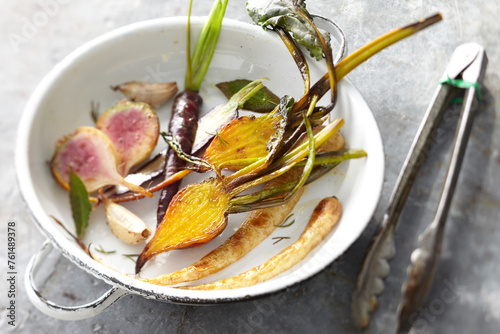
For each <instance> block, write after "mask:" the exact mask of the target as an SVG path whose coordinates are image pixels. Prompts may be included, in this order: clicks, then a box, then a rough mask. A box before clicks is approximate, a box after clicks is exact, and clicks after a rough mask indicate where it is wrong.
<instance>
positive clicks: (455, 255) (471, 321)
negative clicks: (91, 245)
mask: <svg viewBox="0 0 500 334" xmlns="http://www.w3.org/2000/svg"><path fill="white" fill-rule="evenodd" d="M195 4H196V6H195V7H196V8H195V10H194V14H195V15H205V14H206V13H207V12H208V10H209V8H210V7H211V4H212V1H209V0H204V1H199V0H198V1H197V0H195ZM244 4H245V1H243V0H230V2H229V7H228V10H227V14H226V16H227V17H229V18H233V19H238V20H241V21H245V22H250V19H249V18H248V17H247V14H246V10H245V6H244ZM307 4H308V9H309V10H310V12H311V13H320V14H322V15H324V16H327V17H329V18H332V19H333V20H334V21H335V22H336V23H337V24H339V25H340V26H341V27H342V28H343V30H344V32H345V34H346V37H347V40H348V47H349V50H350V51H353V50H355V49H357V48H358V47H360V46H362V45H364V44H365V43H366V42H368V41H370V40H372V39H373V38H375V37H377V36H379V35H381V34H382V33H385V32H387V31H389V30H392V29H394V28H396V27H400V26H403V25H406V24H408V23H411V22H413V21H415V20H417V19H420V18H422V17H425V16H429V15H431V14H434V13H436V12H441V13H442V14H443V17H444V20H443V22H441V23H439V24H437V25H435V26H434V27H432V28H430V29H428V30H426V31H424V32H422V33H420V34H418V35H416V36H414V37H412V38H410V39H408V40H405V41H404V42H401V43H399V44H397V45H395V46H393V47H391V48H389V49H388V50H385V51H383V52H382V53H381V54H379V55H378V56H376V57H375V58H373V59H371V60H370V61H368V62H367V63H366V64H364V65H362V67H360V68H359V69H356V70H355V71H354V72H352V73H351V74H350V75H349V78H350V79H351V81H352V82H353V83H354V85H355V86H356V87H357V88H358V89H359V91H360V92H361V93H362V94H363V96H364V97H365V99H366V101H367V102H368V104H369V106H370V107H371V109H372V111H373V113H374V115H375V117H376V119H377V122H378V124H379V126H380V130H381V133H382V137H383V142H384V146H385V155H386V156H385V159H386V160H385V161H386V174H385V181H384V188H383V192H382V196H381V199H380V203H379V205H378V208H377V210H376V212H375V214H374V216H373V219H372V221H371V222H370V224H369V226H368V228H367V229H366V230H365V232H364V233H363V234H362V236H361V237H360V238H359V239H358V240H357V241H356V242H355V243H354V244H353V245H352V247H350V248H349V250H348V251H347V252H346V253H345V254H344V255H342V256H341V257H340V258H339V259H337V260H336V261H334V262H333V263H332V264H331V265H330V266H328V267H327V268H326V269H325V270H324V271H322V272H321V273H320V274H318V275H316V276H314V277H312V278H310V279H308V280H306V281H304V282H302V283H300V284H298V285H296V286H293V287H292V288H289V289H287V290H285V291H282V292H279V293H277V294H276V295H273V296H269V297H264V298H259V299H256V300H250V301H244V302H237V303H232V304H224V305H216V306H187V305H176V304H169V303H162V302H156V301H154V300H147V299H144V298H142V297H140V296H134V295H130V296H126V297H124V298H122V299H121V300H119V301H118V302H117V303H116V304H114V305H113V306H112V307H110V308H109V309H107V310H106V311H105V312H103V313H102V314H100V315H98V316H96V317H94V318H90V319H86V320H82V321H77V322H67V321H62V320H56V319H53V318H50V317H47V316H45V315H44V314H42V313H41V312H39V311H38V310H37V309H36V308H34V307H33V306H32V304H31V303H30V302H29V300H28V298H27V296H26V292H25V288H24V285H23V283H22V282H23V279H24V269H25V267H26V265H27V263H28V261H29V259H30V258H31V256H32V255H33V254H34V253H35V252H36V251H37V250H38V248H39V247H40V245H41V244H42V243H43V241H44V237H43V236H42V235H41V234H40V233H39V232H38V231H37V230H36V228H35V227H34V225H33V224H32V222H31V220H30V217H29V216H28V214H27V212H26V210H25V208H24V206H23V202H22V200H21V196H20V193H19V189H18V186H17V183H16V181H15V179H16V171H15V167H14V150H15V138H16V133H17V125H18V122H19V120H20V117H21V115H22V113H23V108H24V107H25V105H26V102H27V100H28V98H29V97H30V94H31V93H32V92H33V90H34V89H35V87H36V86H37V84H38V83H39V82H40V81H41V79H42V78H43V77H44V76H45V75H46V74H47V73H48V72H49V71H50V69H51V68H52V67H53V66H54V65H56V64H57V63H58V62H59V61H60V60H61V59H62V58H63V57H65V56H66V55H67V54H68V53H70V52H71V51H73V50H74V49H75V48H77V47H78V46H80V45H81V44H83V43H85V42H87V41H89V40H91V39H93V38H95V37H97V36H99V35H101V34H103V33H106V32H108V31H110V30H112V29H114V28H118V27H121V26H124V25H126V24H130V23H134V22H138V21H142V20H148V19H154V18H158V17H164V16H176V15H186V13H187V1H173V0H142V1H141V0H131V1H124V0H108V1H97V0H86V1H82V0H77V1H67V0H64V1H63V0H22V1H15V0H2V1H1V3H0V12H1V13H2V14H1V15H0V38H1V41H2V43H1V44H0V50H1V52H0V64H1V70H0V82H1V87H2V89H1V90H0V101H1V108H0V115H1V121H0V136H1V140H0V168H1V173H0V184H1V185H2V186H1V187H0V234H1V236H0V240H1V242H0V245H1V246H0V247H1V249H0V268H1V272H0V282H1V284H0V286H1V289H0V328H1V329H0V331H1V332H2V333H6V332H18V333H72V334H79V333H102V334H104V333H305V332H308V333H358V332H361V331H358V330H357V329H356V328H355V327H354V325H353V323H352V321H351V314H350V303H351V296H352V292H353V289H354V284H355V279H356V277H357V274H358V272H359V268H360V265H361V261H362V259H363V257H364V255H365V253H366V251H367V248H368V246H369V244H370V241H371V239H372V236H373V235H374V233H375V231H376V229H377V226H378V225H379V224H380V221H381V219H382V215H383V212H384V210H385V207H386V206H387V203H388V200H389V196H390V194H391V192H392V188H393V186H394V183H395V181H396V177H397V175H398V173H399V170H400V168H401V166H402V163H403V160H404V158H405V156H406V152H407V151H408V149H409V147H410V144H411V141H412V139H413V137H414V135H415V133H416V131H417V128H418V126H419V124H420V121H421V119H422V116H423V112H424V111H425V109H426V107H427V104H428V103H429V101H430V99H431V97H432V94H433V92H434V89H435V87H436V85H437V81H438V80H439V78H440V76H441V74H442V72H443V69H444V67H445V65H446V63H447V62H448V60H449V57H450V55H451V53H452V51H453V50H454V49H455V47H456V46H458V45H459V44H461V43H464V42H477V43H480V44H482V45H483V46H484V47H485V48H486V51H487V53H488V56H489V65H488V70H487V74H486V78H485V89H484V90H483V95H484V99H483V101H482V105H481V109H480V110H479V112H478V113H477V116H476V119H475V123H474V127H473V131H472V135H471V138H470V141H469V145H468V149H467V154H466V158H465V162H464V165H463V168H462V173H461V176H460V179H459V185H458V187H457V189H456V193H455V197H454V201H453V205H452V208H451V212H450V214H449V221H448V225H447V229H446V233H445V243H444V247H443V251H442V255H441V259H440V267H439V269H438V271H437V274H436V278H435V282H434V285H433V287H432V288H431V291H430V294H429V297H428V299H427V301H426V303H425V304H424V305H423V307H422V308H421V309H420V310H419V311H418V313H417V314H416V317H415V318H414V319H413V320H414V322H413V325H414V326H413V332H414V333H453V334H455V333H471V334H472V333H498V328H499V327H500V298H499V296H500V281H499V279H498V277H499V276H500V227H499V218H500V214H499V213H500V106H499V102H498V101H499V100H500V90H499V87H500V78H499V72H500V57H499V55H500V52H499V51H500V50H499V43H498V38H499V37H498V36H499V35H500V24H499V19H498V18H499V17H500V1H498V0H483V1H479V0H470V1H456V0H455V1H451V0H435V1H429V0H411V1H383V0H372V1H363V0H344V1H329V0H308V1H307ZM34 24H36V26H35V29H31V30H29V29H28V28H26V27H27V26H28V25H34ZM13 36H20V38H15V37H13ZM457 111H458V108H457V107H453V108H451V110H450V111H449V112H450V115H451V116H450V118H449V119H455V120H456V113H457ZM441 131H442V134H443V136H441V137H440V138H441V139H440V141H439V142H438V145H436V147H435V149H434V150H433V152H432V154H431V155H430V157H429V159H428V161H427V163H426V164H425V165H424V166H423V168H422V170H421V173H420V175H419V177H418V179H417V182H416V184H415V187H414V189H413V191H412V192H411V194H410V197H409V199H408V202H407V205H406V208H405V211H404V212H403V214H402V217H401V222H400V224H399V227H398V230H397V254H396V256H395V258H394V259H393V260H392V262H391V267H392V271H391V274H390V276H389V277H388V278H387V280H386V291H385V293H384V294H383V295H382V296H381V297H380V299H379V306H378V310H377V311H376V312H375V313H374V314H373V315H372V322H371V324H370V326H369V327H368V328H367V329H366V330H365V332H366V333H391V332H394V331H395V329H396V309H397V305H398V303H399V301H400V298H401V292H400V289H401V285H402V283H403V282H404V281H405V279H406V267H407V265H408V263H409V256H410V253H411V251H412V250H413V248H414V247H415V246H416V245H417V241H416V236H417V235H418V234H419V233H420V232H421V231H422V230H423V229H424V228H425V226H426V225H427V223H428V222H430V220H431V218H432V216H433V212H434V209H435V204H436V201H437V198H438V195H439V192H440V188H441V184H442V179H443V177H444V174H445V167H446V165H447V152H449V149H450V146H451V141H452V137H453V133H454V125H453V122H451V121H450V122H449V123H445V124H443V125H442V127H441ZM360 209H362V203H360ZM9 221H13V222H15V224H16V232H17V245H16V247H17V252H16V254H17V258H16V267H17V268H16V270H17V272H18V274H17V285H16V326H10V325H9V324H8V321H9V318H7V315H8V314H9V311H8V310H7V306H8V302H9V298H8V296H7V294H8V291H7V289H6V287H7V284H6V281H7V272H8V268H7V267H6V266H7V249H6V240H7V227H8V222H9ZM47 268H49V269H48V270H46V272H45V273H44V276H43V277H42V278H41V279H43V280H44V282H45V283H44V284H45V288H44V293H45V294H46V295H47V296H48V297H50V298H51V299H54V300H55V301H58V302H60V303H61V304H65V305H71V304H73V305H79V304H82V303H85V302H88V301H91V300H92V299H93V298H95V297H97V296H99V295H100V294H101V293H103V292H104V291H106V290H107V289H108V286H107V285H106V284H104V283H103V282H101V281H100V280H98V279H96V278H94V277H93V276H90V275H88V274H86V273H84V272H83V271H82V270H80V269H79V268H78V267H76V266H75V265H74V264H72V263H70V262H69V261H67V260H66V259H65V258H63V257H61V256H60V255H58V254H52V257H51V260H50V262H49V266H47ZM450 291H452V292H453V296H454V297H455V298H451V297H450V295H449V294H446V293H448V292H450ZM445 294H446V295H445ZM445 297H446V298H445Z"/></svg>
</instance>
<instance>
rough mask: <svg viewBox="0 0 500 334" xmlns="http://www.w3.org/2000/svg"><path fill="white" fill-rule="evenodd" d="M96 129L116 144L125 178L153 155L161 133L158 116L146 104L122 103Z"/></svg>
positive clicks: (101, 117) (122, 173)
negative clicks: (131, 170) (134, 167)
mask: <svg viewBox="0 0 500 334" xmlns="http://www.w3.org/2000/svg"><path fill="white" fill-rule="evenodd" d="M96 127H97V128H98V129H99V130H101V131H102V132H104V133H105V134H106V135H107V136H108V138H109V139H111V141H112V142H113V146H114V148H115V150H116V153H117V156H118V165H119V172H120V174H121V175H122V176H126V175H127V174H128V173H129V171H130V169H131V168H132V167H133V166H135V165H137V164H139V163H140V162H142V161H144V160H145V159H146V158H147V157H148V156H149V155H150V154H151V152H153V150H154V148H155V147H156V143H157V142H158V136H159V133H160V122H159V120H158V116H157V115H156V113H155V112H154V110H153V109H152V108H151V107H150V106H149V105H148V104H146V103H142V102H131V101H121V102H119V103H118V104H117V105H115V106H114V107H112V108H109V109H108V110H106V111H105V112H103V113H102V114H101V115H100V116H99V118H98V120H97V122H96Z"/></svg>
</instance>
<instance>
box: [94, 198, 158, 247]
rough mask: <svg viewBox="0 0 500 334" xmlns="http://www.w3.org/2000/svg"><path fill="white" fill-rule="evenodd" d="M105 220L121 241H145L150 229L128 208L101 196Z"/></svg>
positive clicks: (128, 242)
mask: <svg viewBox="0 0 500 334" xmlns="http://www.w3.org/2000/svg"><path fill="white" fill-rule="evenodd" d="M102 202H103V204H104V210H105V211H106V220H107V222H108V226H109V228H110V230H111V232H112V233H113V234H114V235H115V236H116V237H117V238H118V239H119V240H121V241H123V242H125V243H127V244H131V245H135V244H138V243H141V242H143V241H145V240H146V239H147V238H148V237H149V236H150V235H151V231H150V230H149V228H148V226H147V225H146V224H145V223H144V221H142V219H140V218H139V217H137V216H136V215H135V214H134V213H132V212H131V211H130V210H128V209H127V208H125V207H124V206H122V205H119V204H117V203H114V202H113V201H111V200H109V199H107V198H106V197H105V196H102Z"/></svg>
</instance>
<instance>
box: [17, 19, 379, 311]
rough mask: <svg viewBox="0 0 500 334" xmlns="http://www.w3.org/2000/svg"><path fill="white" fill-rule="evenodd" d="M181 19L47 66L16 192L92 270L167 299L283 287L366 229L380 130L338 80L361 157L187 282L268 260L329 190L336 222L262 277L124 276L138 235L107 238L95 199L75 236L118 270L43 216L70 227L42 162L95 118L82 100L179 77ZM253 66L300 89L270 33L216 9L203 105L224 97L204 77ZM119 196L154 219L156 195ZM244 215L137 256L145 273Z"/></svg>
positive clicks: (170, 263) (272, 84)
mask: <svg viewBox="0 0 500 334" xmlns="http://www.w3.org/2000/svg"><path fill="white" fill-rule="evenodd" d="M203 20H204V19H202V18H192V25H193V32H196V31H199V29H200V27H201V25H202V23H203V22H204V21H203ZM185 26H186V18H169V19H160V20H153V21H147V22H142V23H138V24H134V25H131V26H127V27H124V28H121V29H118V30H116V31H113V32H111V33H108V34H106V35H104V36H102V37H100V38H97V39H96V40H94V41H92V42H90V43H88V44H86V45H84V46H82V47H81V48H79V49H77V50H76V51H75V52H73V53H72V54H71V55H69V56H68V57H67V58H66V59H64V60H63V61H62V62H61V63H60V64H59V65H57V66H56V67H55V68H54V70H53V71H52V72H50V74H49V75H48V76H47V77H46V78H45V79H44V80H43V81H42V82H41V84H40V85H39V87H38V88H37V89H36V91H35V93H34V94H33V96H32V97H31V99H30V101H29V103H28V105H27V107H26V110H25V112H24V114H23V118H22V121H21V124H20V127H19V137H18V143H17V144H18V146H17V152H16V154H17V156H16V163H17V170H18V178H19V184H20V188H21V191H22V195H23V197H24V200H25V202H26V204H27V206H28V209H29V211H30V213H31V214H32V216H33V218H34V221H35V223H36V225H37V226H38V228H39V229H40V230H41V232H42V233H43V234H45V235H46V236H47V238H48V239H49V240H50V241H51V242H52V243H53V244H54V245H55V246H56V247H57V248H58V249H59V250H60V251H61V252H62V253H63V254H64V255H65V256H67V257H68V258H70V259H71V260H72V261H73V262H75V263H76V264H77V265H78V266H80V267H82V268H84V269H85V270H87V271H89V272H90V273H92V274H93V275H95V276H96V277H99V278H101V279H103V280H105V281H107V282H108V283H110V284H112V285H114V286H117V287H119V288H121V289H124V290H126V291H128V292H132V293H138V294H141V295H143V296H145V297H150V298H155V299H159V300H168V301H174V302H192V303H213V302H221V301H230V300H239V299H244V298H249V297H253V296H259V295H263V294H268V293H270V292H273V291H277V290H280V289H283V288H285V287H287V286H290V285H292V284H294V283H297V282H299V281H301V280H303V279H305V278H308V277H310V276H311V275H314V274H316V273H317V272H319V271H320V270H322V269H323V268H325V267H326V266H327V265H328V264H329V263H331V262H332V261H333V260H335V259H336V258H337V257H338V256H339V255H341V254H342V253H343V252H344V251H345V250H346V249H347V248H348V247H349V246H350V245H351V244H352V243H353V242H354V241H355V240H356V239H357V238H358V236H359V235H360V234H361V232H362V231H363V230H364V228H365V227H366V225H367V223H368V222H369V220H370V218H371V216H372V214H373V211H374V209H375V207H376V205H377V203H378V199H379V195H380V191H381V188H382V183H383V175H384V154H383V147H382V141H381V137H380V133H379V130H378V128H377V125H376V122H375V120H374V118H373V115H372V113H371V111H370V109H369V108H368V106H367V104H366V103H365V101H364V100H363V98H362V96H361V95H360V94H359V92H358V91H357V90H356V88H354V86H353V85H352V84H351V83H350V82H349V81H347V80H346V79H344V80H343V81H342V82H341V83H340V84H339V98H338V104H337V106H336V108H335V109H334V110H333V112H332V115H334V117H343V118H344V119H345V126H344V127H343V128H342V130H341V132H342V134H343V135H344V137H345V138H346V143H347V147H349V148H362V149H364V150H366V151H367V152H368V157H367V158H364V159H359V160H353V161H349V162H347V163H344V164H342V165H341V166H339V168H337V169H336V170H334V171H332V172H331V173H330V174H328V175H326V176H324V177H323V178H322V179H321V180H320V181H317V182H315V183H313V184H312V185H310V186H309V187H308V189H307V191H306V193H305V194H304V196H303V197H302V199H301V201H300V203H299V204H298V205H297V207H296V208H295V211H294V212H295V219H296V222H295V224H294V225H292V227H289V228H284V229H277V230H276V231H275V233H274V234H273V235H272V236H271V237H270V238H268V239H267V240H266V241H264V242H263V243H262V244H261V245H259V246H258V247H257V248H256V249H254V250H253V251H252V252H250V253H249V254H248V255H247V256H245V257H244V258H243V259H242V260H240V261H238V262H237V263H235V264H234V265H231V266H230V267H228V268H226V269H225V270H223V271H221V272H219V273H217V274H215V275H212V276H210V277H209V278H206V279H204V280H201V281H199V282H194V283H200V282H207V281H212V280H217V279H220V278H223V277H227V276H230V275H234V274H238V273H240V272H242V271H244V270H246V269H249V268H251V267H253V266H255V265H258V264H260V263H262V262H264V261H266V260H267V259H268V258H270V257H272V256H273V255H274V254H276V253H278V252H279V251H281V250H282V249H283V248H285V247H287V246H288V245H290V244H291V243H292V242H293V241H294V240H295V239H296V238H297V237H298V236H299V235H300V233H301V232H302V230H303V228H304V226H305V224H306V223H307V221H308V219H309V216H310V214H311V212H312V210H313V208H314V206H315V205H316V203H317V202H318V201H319V200H321V199H322V198H323V197H325V196H331V195H335V196H337V197H338V198H339V200H340V202H341V203H342V205H343V210H344V211H343V215H342V218H341V221H340V222H339V224H338V226H337V227H336V228H335V230H334V231H332V233H330V235H329V236H328V237H327V238H326V239H325V240H324V241H323V242H322V243H321V244H320V245H319V246H318V247H317V248H316V249H315V250H314V251H313V252H311V254H309V256H308V257H307V258H306V259H305V260H304V261H302V262H301V263H299V264H298V265H296V266H295V267H294V268H292V269H291V270H289V271H287V272H285V273H283V274H282V275H280V276H278V277H276V278H274V279H272V280H270V281H268V282H265V283H261V284H258V285H256V286H252V287H248V288H241V289H235V290H226V291H216V292H214V291H185V290H181V289H174V288H170V287H161V286H155V285H151V284H147V283H143V282H140V281H137V280H135V279H133V278H131V277H129V276H127V275H125V274H131V273H133V268H134V263H133V262H132V261H130V260H129V259H126V258H124V257H123V256H121V254H130V253H140V252H141V251H142V247H143V246H144V245H140V246H128V245H125V244H123V243H121V242H120V241H118V240H117V239H116V238H114V236H112V234H111V232H110V231H109V229H108V228H107V225H106V223H105V220H104V217H103V215H102V211H101V209H98V210H97V211H96V212H94V213H93V214H92V219H91V222H90V226H89V229H88V231H87V234H86V237H85V240H84V242H85V243H89V242H92V244H93V245H95V246H102V247H103V248H104V249H106V250H115V251H117V253H116V254H114V255H103V254H100V253H97V252H95V251H94V254H96V255H97V256H99V257H100V258H101V259H102V261H104V262H106V263H108V264H109V265H110V266H112V267H113V268H114V269H116V270H117V271H114V270H112V269H110V268H107V267H106V266H103V265H102V264H100V263H98V262H96V261H94V260H92V259H90V258H89V256H88V255H87V254H86V253H85V252H84V251H83V250H82V249H81V248H80V247H79V246H78V245H77V244H76V242H75V241H74V240H73V239H72V238H71V237H69V236H68V234H67V233H66V232H65V231H64V230H63V229H62V228H61V227H60V226H58V225H57V224H56V223H55V222H54V221H53V219H52V218H51V217H50V216H54V217H57V218H58V219H59V220H61V221H62V222H64V224H66V226H67V227H68V228H69V229H70V230H73V226H72V225H73V223H72V218H71V213H70V208H69V204H68V193H67V192H65V191H63V190H62V189H61V188H59V187H58V186H57V185H56V183H55V182H54V180H53V178H52V176H51V174H50V171H49V168H48V165H47V161H48V160H49V159H50V157H51V156H52V154H53V151H54V145H55V142H56V141H57V139H58V138H59V137H61V136H63V135H65V134H67V133H70V132H71V131H72V130H74V129H75V128H76V127H78V126H82V125H93V122H92V120H91V117H90V103H91V101H94V102H99V103H100V106H101V110H104V109H105V108H108V107H110V106H112V105H113V104H114V103H116V102H117V101H118V100H119V99H121V98H122V96H121V95H119V94H118V93H116V92H113V91H112V90H111V89H109V86H111V85H116V84H119V83H122V82H125V81H129V80H146V81H155V80H158V81H177V82H178V83H179V85H180V88H182V83H183V80H184V73H185V68H186V66H185V58H186V57H185V40H186V36H185ZM193 40H194V38H193ZM310 66H311V72H312V74H313V82H314V81H315V79H317V78H319V76H320V75H322V74H324V72H326V70H325V68H326V67H325V65H324V63H323V62H321V63H316V62H314V61H312V60H311V62H310ZM260 77H268V78H269V81H266V82H265V84H266V85H267V86H268V87H269V88H270V89H271V90H272V91H274V92H275V93H276V94H278V95H280V96H281V95H284V94H288V95H291V96H293V97H295V98H299V97H300V96H301V94H302V92H303V84H302V80H301V78H300V76H299V72H298V70H297V68H296V66H295V63H294V62H293V60H292V58H291V56H290V55H289V53H288V51H287V50H286V48H285V47H284V45H283V44H282V42H281V40H280V39H279V38H278V37H277V36H275V35H274V34H273V33H272V32H269V31H267V32H266V31H263V30H262V29H261V28H260V27H256V26H253V25H249V24H245V23H241V22H237V21H232V20H225V21H224V28H223V31H222V33H221V36H220V39H219V44H218V47H217V51H216V54H215V56H214V58H213V61H212V64H211V67H210V70H209V71H208V73H207V76H206V78H205V81H204V82H203V84H202V89H201V92H200V93H201V95H202V96H203V97H204V112H206V111H207V110H208V109H209V107H210V106H213V105H215V104H216V103H219V102H221V101H224V98H223V97H222V94H221V93H219V92H218V91H217V89H216V88H215V86H214V85H215V84H216V83H218V82H220V81H226V80H232V79H238V78H246V79H256V78H260ZM157 111H158V114H159V117H160V119H161V122H162V123H161V125H162V128H163V129H166V127H167V124H168V120H169V117H170V115H169V113H170V105H166V106H164V107H162V108H160V109H158V110H157ZM126 205H127V206H128V207H129V208H131V209H132V210H133V211H135V212H136V213H138V215H140V216H141V217H142V218H144V220H145V221H146V222H147V223H148V224H149V225H150V226H151V227H153V226H154V225H155V212H156V208H155V206H156V199H154V200H150V199H148V200H144V201H141V202H140V203H132V204H126ZM243 218H244V215H234V216H233V215H232V216H230V221H229V225H228V227H227V228H226V230H225V231H224V232H223V233H222V234H221V235H220V236H219V237H217V238H216V239H215V240H213V241H212V242H210V243H208V244H206V245H204V246H202V247H198V248H194V249H188V250H177V251H172V252H169V253H166V254H164V255H160V256H157V258H155V260H152V261H151V263H150V264H149V265H148V266H147V267H145V276H151V275H154V274H161V273H167V272H171V271H173V270H176V269H180V268H182V267H184V266H187V265H189V264H190V263H192V262H193V261H196V260H198V259H199V258H200V257H202V256H203V255H204V254H206V253H208V252H209V251H210V250H211V249H213V248H215V247H216V246H217V245H219V244H221V243H222V242H223V241H224V240H225V239H226V238H227V237H228V236H229V235H231V234H232V233H233V232H234V230H235V229H236V228H237V226H238V225H239V224H240V223H241V221H242V220H243ZM277 236H287V237H290V239H289V240H283V241H281V242H279V243H277V244H273V243H274V240H272V239H271V238H272V237H277ZM122 273H124V274H122Z"/></svg>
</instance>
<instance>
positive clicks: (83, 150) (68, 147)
mask: <svg viewBox="0 0 500 334" xmlns="http://www.w3.org/2000/svg"><path fill="white" fill-rule="evenodd" d="M116 162H117V160H116V155H115V149H114V147H113V143H112V142H111V141H110V140H109V138H108V137H107V136H106V135H105V134H104V133H103V132H102V131H100V130H98V129H95V128H91V127H80V128H78V129H76V130H75V131H74V132H73V133H71V134H69V135H67V136H65V137H63V138H61V139H60V140H59V141H58V142H57V146H56V152H55V153H54V156H53V157H52V160H51V162H50V166H51V169H52V174H53V175H54V177H55V179H56V180H57V181H58V183H59V184H60V185H61V186H62V187H63V188H65V189H67V190H69V171H70V167H71V168H73V170H74V171H75V173H76V174H77V175H78V176H79V177H80V179H81V180H82V181H83V183H84V184H85V187H86V188H87V191H88V192H94V191H96V190H98V189H100V188H102V187H104V186H107V185H121V186H124V187H127V188H128V189H130V190H132V191H135V192H138V193H141V194H144V195H146V196H149V197H151V196H152V194H151V193H149V192H147V191H146V190H145V189H144V188H142V187H139V186H137V185H134V184H131V183H129V182H127V181H125V179H124V178H123V177H122V176H121V175H120V174H119V173H118V171H117V165H116Z"/></svg>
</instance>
